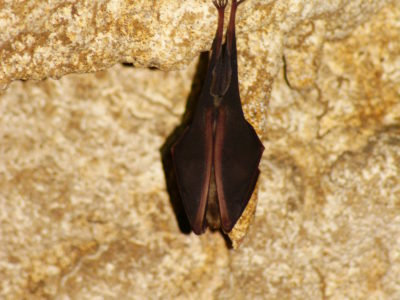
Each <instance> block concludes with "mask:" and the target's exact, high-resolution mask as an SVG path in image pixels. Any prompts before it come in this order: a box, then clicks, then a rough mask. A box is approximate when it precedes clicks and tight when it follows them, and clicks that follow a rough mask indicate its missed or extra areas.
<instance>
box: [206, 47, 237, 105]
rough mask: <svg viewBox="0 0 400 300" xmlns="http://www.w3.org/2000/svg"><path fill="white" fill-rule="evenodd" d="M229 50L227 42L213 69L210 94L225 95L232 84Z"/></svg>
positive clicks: (215, 95)
mask: <svg viewBox="0 0 400 300" xmlns="http://www.w3.org/2000/svg"><path fill="white" fill-rule="evenodd" d="M227 50H228V49H227V47H226V44H224V45H223V49H222V53H221V54H220V55H219V57H217V61H216V62H215V65H214V68H213V71H212V81H211V88H210V94H211V95H212V96H214V97H220V98H221V97H223V96H224V95H225V94H226V92H227V91H228V88H229V86H230V84H231V77H232V66H231V57H230V54H229V51H227Z"/></svg>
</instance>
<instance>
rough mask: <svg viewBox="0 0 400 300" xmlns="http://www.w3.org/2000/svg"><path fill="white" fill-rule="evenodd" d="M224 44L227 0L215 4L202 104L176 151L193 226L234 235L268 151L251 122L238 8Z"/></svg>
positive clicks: (199, 230)
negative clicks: (245, 104)
mask: <svg viewBox="0 0 400 300" xmlns="http://www.w3.org/2000/svg"><path fill="white" fill-rule="evenodd" d="M240 3H241V1H239V2H237V0H232V8H231V15H230V20H229V26H228V29H227V34H226V41H225V43H224V44H222V39H223V23H224V11H225V7H226V4H227V0H218V1H215V0H214V5H215V6H216V7H217V9H218V13H219V18H218V19H219V20H218V29H217V33H216V36H215V39H214V42H213V46H212V55H211V60H210V64H209V67H208V71H207V76H206V79H205V83H204V86H203V88H202V92H201V95H200V99H199V101H198V104H197V106H196V109H195V114H194V118H193V121H192V123H191V125H190V126H189V127H188V128H186V130H185V132H184V133H183V135H182V136H181V137H180V138H179V139H178V141H177V142H176V143H175V145H174V146H173V148H172V158H173V162H174V167H175V172H176V177H177V182H178V187H179V191H180V194H181V197H182V201H183V205H184V208H185V211H186V214H187V216H188V219H189V222H190V225H191V227H192V229H193V231H194V232H195V233H196V234H201V233H203V232H204V230H205V229H206V227H207V225H209V226H210V227H212V228H218V227H222V230H223V231H224V232H227V233H228V232H230V231H231V230H232V228H233V226H234V225H235V223H236V222H237V220H238V219H239V218H240V216H241V215H242V213H243V210H244V208H245V207H246V205H247V203H248V201H249V199H250V196H251V194H252V193H253V190H254V187H255V184H256V182H257V178H258V175H259V169H258V165H259V162H260V159H261V155H262V152H263V150H264V147H263V145H262V143H261V141H260V140H259V138H258V136H257V134H256V132H255V131H254V129H253V127H252V126H251V125H250V124H249V123H248V122H247V121H246V120H245V118H244V115H243V111H242V106H241V101H240V95H239V82H238V73H237V58H236V57H237V56H236V55H237V54H236V36H235V15H236V8H237V6H238V5H239V4H240Z"/></svg>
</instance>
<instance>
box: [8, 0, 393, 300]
mask: <svg viewBox="0 0 400 300" xmlns="http://www.w3.org/2000/svg"><path fill="white" fill-rule="evenodd" d="M399 19H400V4H399V3H398V1H361V0H359V1H344V0H343V1H313V2H310V1H261V0H259V1H257V0H247V1H246V2H245V3H244V4H243V5H242V6H241V7H240V9H239V12H238V28H237V33H238V53H239V57H238V63H239V71H240V74H239V77H240V78H241V79H242V80H241V85H240V89H241V94H242V101H243V103H244V110H245V113H246V116H247V118H248V119H249V120H250V121H251V122H252V123H253V124H254V126H255V127H256V128H257V130H258V132H259V133H260V134H262V136H263V141H264V145H265V148H266V150H265V153H264V157H263V160H262V163H261V176H260V180H259V184H258V186H259V191H258V208H257V212H256V217H255V220H254V222H253V225H252V226H251V227H250V231H249V233H248V235H247V236H246V238H245V239H244V241H243V243H242V245H241V247H240V248H239V249H238V250H236V251H232V250H229V249H227V247H226V244H225V242H224V239H223V238H222V236H221V235H220V234H219V233H211V232H207V233H206V234H204V235H203V236H200V237H198V236H194V235H185V234H183V233H182V232H181V231H180V230H179V226H178V224H177V221H176V216H175V214H174V211H173V209H172V207H171V203H170V200H169V195H168V193H167V192H166V185H165V179H164V173H163V167H162V164H161V155H160V148H161V147H162V145H163V144H164V143H165V141H166V139H167V137H168V136H169V135H170V134H171V132H172V131H173V130H174V128H175V127H176V126H177V125H178V124H179V123H180V120H181V116H182V113H183V111H184V108H185V101H186V99H187V98H188V94H189V92H190V89H191V82H192V78H193V76H194V74H195V71H196V61H195V60H194V58H195V57H196V56H197V55H198V53H199V51H202V50H207V49H209V47H210V45H211V42H212V37H213V34H214V31H215V27H216V13H215V9H214V8H213V6H212V4H211V1H194V0H188V1H135V2H132V1H112V0H110V1H92V2H87V1H78V0H76V1H68V2H66V1H51V2H43V1H30V2H29V4H28V3H27V4H23V5H21V4H19V2H18V1H4V2H3V3H1V4H0V84H1V85H2V87H3V88H6V87H7V86H8V88H7V89H6V90H4V91H3V94H2V95H1V96H0V141H1V143H0V212H1V214H0V298H3V299H94V298H96V297H99V298H100V297H102V298H104V299H117V298H118V299H144V298H149V297H150V298H154V299H160V298H161V299H172V298H173V299H187V298H193V299H213V298H215V299H344V298H349V299H376V298H381V299H398V298H400V284H399V281H398V278H400V252H399V249H400V242H399V241H400V218H399V216H400V89H399V87H400V71H399V70H400V39H399V32H400V24H399V22H398V20H399ZM283 55H284V56H285V58H286V71H287V72H286V79H287V82H286V81H285V80H284V74H283V62H282V56H283ZM118 62H132V63H133V64H134V65H135V66H156V67H158V68H160V69H162V70H172V69H177V68H183V69H184V70H181V71H154V70H149V69H137V68H131V67H123V66H122V65H119V64H117V65H115V66H114V67H112V68H109V67H110V66H112V65H114V64H116V63H118ZM100 70H103V71H100ZM93 71H99V72H96V73H92V74H85V75H78V74H75V75H68V76H64V77H62V76H63V75H66V74H69V73H83V72H93ZM46 77H56V78H58V77H62V78H61V79H60V80H53V79H47V80H44V81H40V82H35V81H33V80H37V79H43V78H46ZM18 79H26V80H28V79H29V80H30V79H32V81H16V82H13V83H11V82H12V81H14V80H18Z"/></svg>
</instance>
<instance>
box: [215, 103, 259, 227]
mask: <svg viewBox="0 0 400 300" xmlns="http://www.w3.org/2000/svg"><path fill="white" fill-rule="evenodd" d="M239 101H240V100H239ZM215 132H216V133H215V145H214V147H215V152H214V166H215V178H216V185H217V193H218V200H219V202H218V203H219V208H220V213H221V224H222V229H223V230H224V231H225V232H230V231H231V230H232V228H233V226H234V225H235V223H236V222H237V220H238V219H239V218H240V216H241V215H242V213H243V210H244V209H245V207H246V205H247V203H248V201H249V199H250V197H251V194H252V193H253V190H254V188H255V185H256V182H257V178H258V175H259V173H260V171H259V169H258V165H259V163H260V159H261V155H262V152H263V151H264V146H263V145H262V143H261V141H260V139H259V138H258V136H257V134H256V132H255V130H254V129H253V127H252V126H251V125H250V124H249V123H248V122H247V121H246V120H245V118H244V116H243V113H242V112H241V109H232V107H227V106H225V105H223V106H221V107H220V108H219V112H218V118H217V125H216V131H215Z"/></svg>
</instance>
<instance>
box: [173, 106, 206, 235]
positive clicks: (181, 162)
mask: <svg viewBox="0 0 400 300" xmlns="http://www.w3.org/2000/svg"><path fill="white" fill-rule="evenodd" d="M196 113H197V115H196V118H195V120H194V122H193V123H192V124H191V126H190V127H188V128H187V129H186V131H185V133H184V134H183V136H182V137H181V138H180V139H179V140H178V141H177V143H176V144H175V145H174V147H173V148H172V157H173V161H174V167H175V173H176V177H177V182H178V187H179V191H180V194H181V197H182V201H183V206H184V208H185V211H186V214H187V217H188V219H189V222H190V224H191V227H192V229H193V231H194V233H196V234H201V233H203V232H204V229H205V225H206V224H205V223H204V222H205V218H204V217H205V212H206V207H207V195H208V188H209V185H210V176H211V168H212V148H213V145H212V142H213V135H212V111H211V110H205V109H202V110H201V111H199V112H196Z"/></svg>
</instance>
